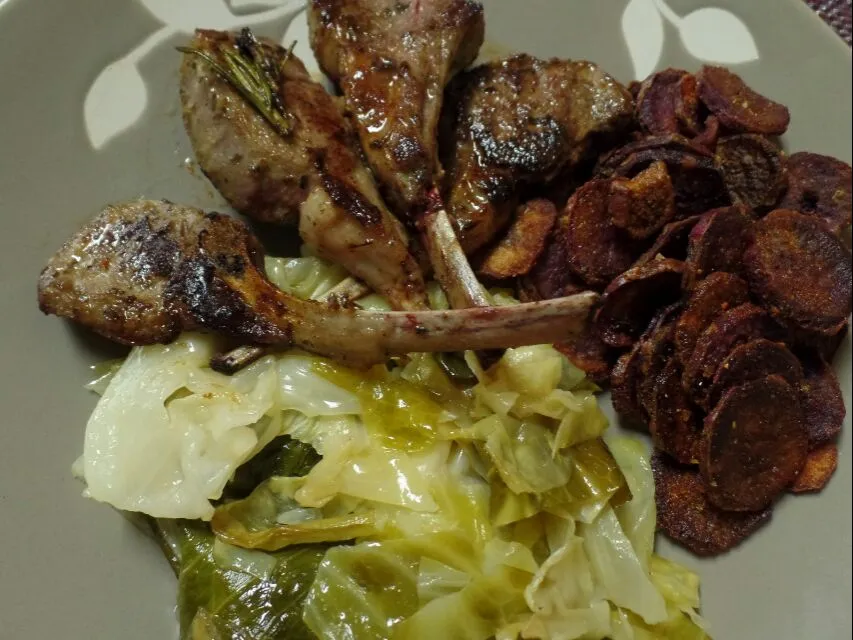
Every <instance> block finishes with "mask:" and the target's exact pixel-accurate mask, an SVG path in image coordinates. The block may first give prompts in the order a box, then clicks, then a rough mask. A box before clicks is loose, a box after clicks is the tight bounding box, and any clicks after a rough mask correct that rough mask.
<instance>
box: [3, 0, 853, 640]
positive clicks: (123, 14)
mask: <svg viewBox="0 0 853 640" xmlns="http://www.w3.org/2000/svg"><path fill="white" fill-rule="evenodd" d="M486 4H487V10H486V20H487V24H488V27H487V40H488V43H489V44H488V46H487V47H485V48H484V55H489V54H492V55H494V54H495V53H496V52H507V51H527V52H529V53H532V54H535V55H539V56H561V57H575V58H587V59H590V60H594V61H596V62H598V63H600V64H601V65H602V66H603V67H604V68H605V69H607V70H609V71H610V72H611V73H612V74H614V75H615V76H616V77H618V78H619V79H621V80H623V81H626V82H627V81H628V80H630V79H632V78H633V77H635V74H636V75H640V76H644V75H646V74H647V73H648V72H650V71H651V70H652V69H653V68H655V67H658V68H662V67H666V66H680V67H684V68H687V69H696V68H698V67H699V66H700V65H701V64H702V62H703V59H705V60H708V59H712V60H717V61H720V62H724V63H726V64H731V65H732V66H733V67H734V68H735V70H736V71H737V72H738V73H740V74H741V75H742V76H743V77H744V78H745V79H746V81H747V82H748V83H749V84H750V85H752V86H753V87H754V88H755V89H757V90H758V91H760V92H762V93H764V94H767V95H769V96H771V97H772V98H774V99H776V100H778V101H780V102H783V103H784V104H786V105H788V106H789V107H790V109H791V115H792V125H791V129H790V131H789V133H788V134H787V135H786V136H785V143H786V145H787V146H788V148H789V149H790V150H803V149H807V150H811V151H816V152H820V153H826V154H830V155H834V156H837V157H839V158H841V159H843V160H845V161H847V162H850V160H851V123H850V115H851V57H850V50H849V49H848V48H847V47H846V45H844V43H843V42H842V41H841V40H840V39H838V38H837V37H836V36H835V35H834V34H833V33H832V32H831V31H830V30H829V28H828V27H826V26H825V25H824V24H823V23H822V22H821V21H820V20H819V19H818V18H817V17H816V16H815V15H814V14H812V13H811V11H810V10H809V9H808V8H807V7H806V6H805V4H803V3H802V2H801V0H765V1H759V0H750V1H749V2H743V1H739V0H714V1H707V0H667V2H666V3H664V2H663V1H662V0H631V1H630V2H628V0H596V1H595V2H590V1H588V0H587V1H584V0H574V1H570V0H523V1H522V0H493V1H491V2H487V3H486ZM298 10H299V6H298V3H295V2H287V1H284V2H282V1H277V0H231V1H230V2H229V3H226V2H224V1H223V0H179V1H175V0H138V1H137V0H76V1H75V2H56V1H51V0H5V1H4V0H0V87H2V99H0V216H2V223H3V233H2V243H3V251H2V252H0V287H2V288H0V291H2V300H3V313H2V315H0V336H2V341H3V350H2V353H3V356H4V357H5V358H6V364H5V365H4V366H3V368H2V373H0V376H2V383H0V398H1V399H2V407H3V421H2V422H3V426H2V435H0V638H2V639H3V640H6V639H9V640H18V639H23V638H34V639H42V638H54V637H55V638H62V639H63V640H92V639H111V638H121V639H122V640H143V639H144V640H150V639H152V638H157V639H160V638H164V639H170V638H174V637H175V636H176V622H175V616H174V600H175V580H174V578H173V576H172V575H171V573H170V570H169V568H168V566H167V564H166V562H165V560H164V559H163V558H162V557H161V554H160V552H159V550H158V549H157V548H156V547H155V546H154V545H153V544H152V543H150V541H148V540H147V539H145V538H144V537H143V536H142V535H141V534H140V533H138V532H137V531H136V529H135V528H134V527H133V526H132V525H130V524H129V523H128V522H126V521H125V520H124V519H123V518H122V517H121V516H119V515H118V514H117V513H116V512H114V511H112V510H111V509H109V508H108V507H105V506H103V505H99V504H96V503H94V502H90V501H87V500H84V499H83V498H81V497H80V490H81V486H80V485H79V484H78V483H77V482H75V481H74V480H73V479H72V477H71V473H70V466H71V463H72V461H73V460H74V459H75V458H76V457H77V455H78V454H79V453H80V450H81V446H82V435H83V429H84V425H85V421H86V418H87V416H88V414H89V412H90V410H91V408H92V406H93V404H94V402H95V398H94V397H93V396H92V395H89V394H87V393H86V392H85V391H83V389H82V385H83V383H84V381H85V380H86V378H87V365H89V364H90V363H93V362H96V361H99V360H103V359H104V358H105V357H106V356H107V355H110V354H113V353H115V350H114V348H113V347H111V346H109V345H106V344H105V343H104V342H102V341H99V340H96V339H94V338H92V337H91V336H90V335H88V334H86V333H83V332H80V331H77V330H75V329H73V328H72V327H71V326H69V325H67V324H65V323H62V322H59V321H58V320H56V319H54V318H51V319H48V318H45V317H43V316H41V315H40V314H39V312H38V310H37V308H36V301H35V282H36V276H37V274H38V272H39V270H40V268H41V266H42V265H43V263H44V262H45V260H46V259H47V258H48V256H49V255H50V254H51V253H52V252H53V251H54V250H55V249H56V248H57V247H58V246H59V245H60V244H61V243H62V241H64V240H65V238H66V237H67V236H68V235H69V234H70V233H71V232H72V231H73V230H75V229H76V228H77V227H78V226H79V225H80V224H81V223H82V222H83V221H84V220H86V219H87V218H88V217H89V216H91V215H92V214H93V213H94V212H96V211H97V210H98V209H99V208H100V207H101V206H102V205H103V204H104V203H106V202H108V201H111V200H121V199H127V198H133V197H136V196H139V195H143V194H144V195H147V196H151V197H158V198H168V199H170V200H174V201H177V202H186V203H192V204H196V205H199V206H202V207H206V208H220V209H221V208H223V206H224V205H223V203H222V201H221V199H220V198H219V196H218V195H217V194H216V193H215V192H214V190H213V189H212V188H211V187H210V186H209V185H208V184H207V183H206V182H205V181H204V180H203V179H201V178H200V177H199V176H198V175H194V174H193V173H192V172H190V171H188V170H187V168H186V166H185V159H187V158H189V157H190V156H191V152H190V148H189V145H188V142H187V140H186V138H185V136H184V133H183V129H182V126H181V122H180V112H179V105H178V95H177V67H178V56H177V53H176V52H175V51H174V48H173V47H174V46H175V45H176V44H178V43H180V42H182V40H183V39H184V38H185V35H184V34H185V33H187V32H189V31H190V30H191V29H192V28H193V27H195V26H205V27H212V28H226V27H236V26H242V25H245V24H251V25H253V26H254V27H255V28H256V30H257V31H258V32H259V33H261V34H263V35H267V36H270V37H273V38H277V39H281V40H286V41H287V42H289V41H290V40H291V39H292V38H293V37H297V38H298V39H299V40H300V46H299V53H300V54H302V55H303V56H304V55H305V53H306V51H307V48H306V45H307V42H306V32H305V26H304V17H302V16H297V18H296V19H295V21H294V23H293V24H292V25H291V26H290V27H289V28H288V24H289V22H290V18H291V17H292V16H293V15H294V14H296V13H297V12H298ZM286 31H287V34H285V32H286ZM850 355H851V347H850V340H849V338H848V340H847V342H846V343H845V344H844V345H843V347H842V348H841V351H840V354H839V356H838V357H837V360H836V363H835V364H836V367H837V369H838V371H839V373H840V376H841V381H842V387H843V388H844V390H845V401H846V403H847V406H848V408H849V407H850V406H851V404H850V386H851V383H850ZM661 547H662V548H663V551H664V553H666V554H668V555H671V556H672V557H675V558H676V559H678V560H679V561H681V562H684V563H685V564H687V565H689V566H691V567H693V568H695V569H696V570H698V571H699V573H700V574H701V576H702V581H703V602H704V612H705V614H706V616H707V618H708V619H709V620H710V622H711V625H712V632H713V635H714V637H715V638H717V639H737V640H740V639H742V638H761V639H763V638H772V639H774V640H802V639H803V638H819V639H821V640H829V639H835V638H849V637H850V634H851V609H850V601H851V450H850V419H849V416H848V418H847V421H846V423H845V433H844V437H843V438H842V442H841V463H840V467H839V469H838V472H837V473H836V475H835V477H834V478H833V480H832V482H831V484H830V485H829V487H828V488H827V489H826V490H825V491H824V492H823V493H821V494H820V495H816V496H808V497H799V498H786V499H785V500H783V501H782V504H781V505H779V507H778V508H777V509H776V512H775V515H774V517H773V521H772V523H771V524H770V526H768V527H766V528H764V529H763V530H762V531H761V532H760V533H759V534H757V535H756V536H754V537H753V538H751V539H750V540H749V541H748V542H747V543H746V544H744V545H743V546H742V547H740V548H739V549H737V550H735V551H733V552H732V553H730V554H728V555H726V556H724V557H721V558H719V559H716V560H710V561H700V560H697V559H696V558H694V557H692V556H690V555H689V554H686V553H684V552H680V551H679V550H676V549H672V548H671V546H670V545H667V544H666V543H665V542H662V543H661Z"/></svg>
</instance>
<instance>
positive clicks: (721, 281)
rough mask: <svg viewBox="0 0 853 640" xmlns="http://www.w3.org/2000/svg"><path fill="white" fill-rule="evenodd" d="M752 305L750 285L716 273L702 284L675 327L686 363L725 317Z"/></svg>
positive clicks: (676, 341)
mask: <svg viewBox="0 0 853 640" xmlns="http://www.w3.org/2000/svg"><path fill="white" fill-rule="evenodd" d="M748 301H749V287H748V286H747V284H746V281H745V280H743V279H741V278H739V277H738V276H736V275H733V274H731V273H726V272H724V271H716V272H714V273H712V274H711V275H709V276H708V277H707V278H705V279H704V280H702V281H701V282H699V284H698V285H696V288H695V289H694V290H693V292H692V293H691V294H690V298H689V299H688V300H687V305H686V306H685V308H684V311H683V312H682V313H681V315H680V316H679V317H678V320H677V321H676V324H675V347H676V350H677V351H678V354H679V355H680V357H681V359H682V360H683V361H684V362H687V361H688V360H689V359H690V356H691V355H692V354H693V347H695V346H696V340H697V339H698V338H699V336H700V335H702V332H703V331H705V329H706V328H707V327H708V325H709V324H711V322H712V321H713V320H714V319H715V318H716V317H717V316H718V315H720V314H721V313H723V312H724V311H727V310H728V309H732V308H734V307H737V306H739V305H741V304H744V303H745V302H748Z"/></svg>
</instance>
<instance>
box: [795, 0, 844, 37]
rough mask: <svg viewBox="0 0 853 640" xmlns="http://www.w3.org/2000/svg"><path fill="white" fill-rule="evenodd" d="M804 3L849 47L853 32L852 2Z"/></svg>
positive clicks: (814, 0)
mask: <svg viewBox="0 0 853 640" xmlns="http://www.w3.org/2000/svg"><path fill="white" fill-rule="evenodd" d="M806 2H807V3H808V4H809V6H811V8H812V9H814V10H815V11H817V14H818V15H819V16H820V17H821V18H823V19H824V20H826V22H827V24H829V26H831V27H832V28H833V29H835V31H836V33H838V35H840V36H841V37H842V38H844V41H845V42H846V43H847V44H848V45H850V43H851V31H853V10H851V3H852V2H853V0H806Z"/></svg>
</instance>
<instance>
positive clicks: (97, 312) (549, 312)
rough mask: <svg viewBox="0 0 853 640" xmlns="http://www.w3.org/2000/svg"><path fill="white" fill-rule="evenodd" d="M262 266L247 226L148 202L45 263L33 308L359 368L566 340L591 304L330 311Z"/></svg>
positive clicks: (106, 330)
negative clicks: (310, 355) (206, 335)
mask: <svg viewBox="0 0 853 640" xmlns="http://www.w3.org/2000/svg"><path fill="white" fill-rule="evenodd" d="M262 257H263V252H262V250H261V248H260V245H259V244H258V242H257V240H256V239H255V238H254V236H253V235H252V234H251V232H250V231H249V229H248V228H247V227H246V226H245V225H244V224H243V223H242V222H240V221H238V220H236V219H234V218H231V217H229V216H225V215H221V214H216V213H212V214H205V213H203V212H202V211H200V210H198V209H194V208H191V207H179V206H176V205H173V204H171V203H168V202H157V201H144V200H142V201H136V202H131V203H127V204H121V205H114V206H108V207H107V208H105V209H104V210H103V211H102V212H101V213H100V214H99V215H98V216H97V217H96V218H95V219H94V220H92V221H91V222H90V223H89V224H87V225H86V226H85V227H83V228H82V229H81V230H80V231H78V232H77V233H76V234H75V235H74V236H73V237H72V238H71V239H70V240H69V241H68V242H67V243H66V244H65V245H64V246H63V247H62V248H61V249H60V250H59V251H58V252H57V253H56V254H55V255H54V256H53V258H51V260H50V261H49V263H48V265H47V266H46V267H45V269H44V271H43V272H42V274H41V276H40V278H39V288H38V296H39V306H40V308H41V309H42V311H44V312H45V313H52V314H55V315H58V316H61V317H65V318H69V319H72V320H74V321H76V322H79V323H81V324H83V325H84V326H87V327H89V328H90V329H93V330H94V331H97V332H98V333H100V334H102V335H104V336H106V337H108V338H111V339H113V340H116V341H118V342H122V343H124V344H151V343H156V342H169V341H171V340H172V339H174V338H175V337H176V336H177V335H178V334H179V333H180V332H181V331H185V330H193V329H207V330H211V331H217V332H219V333H222V334H225V335H228V336H230V337H233V338H236V339H239V340H242V341H245V342H248V343H254V344H275V345H285V346H286V345H291V344H293V345H297V346H299V347H302V348H304V349H306V350H309V351H312V352H315V353H319V354H322V355H326V356H330V357H334V358H338V359H340V360H343V361H344V362H347V363H350V364H355V365H367V364H373V363H377V362H383V361H384V360H385V359H386V358H387V357H388V356H389V355H400V354H405V353H409V352H413V351H460V350H464V349H493V348H503V347H512V346H519V345H523V344H539V343H542V342H553V341H557V340H562V339H567V338H569V337H571V336H572V335H574V334H576V333H577V332H578V331H580V329H581V328H582V326H583V324H584V321H585V319H586V318H587V316H588V315H589V311H590V309H591V308H592V306H593V305H594V304H595V303H596V301H597V296H596V295H595V294H593V293H585V294H579V295H577V296H572V297H568V298H559V299H556V300H549V301H545V302H537V303H531V304H523V305H514V306H507V307H488V308H478V309H466V310H461V311H417V312H402V311H396V312H375V311H359V310H353V309H343V308H334V307H329V306H327V305H324V304H319V303H316V302H309V301H304V300H300V299H299V298H296V297H293V296H291V295H289V294H286V293H284V292H283V291H281V290H280V289H278V288H276V287H275V286H274V285H273V284H272V283H270V282H269V280H267V278H266V276H265V274H264V272H263V268H262V266H261V265H262Z"/></svg>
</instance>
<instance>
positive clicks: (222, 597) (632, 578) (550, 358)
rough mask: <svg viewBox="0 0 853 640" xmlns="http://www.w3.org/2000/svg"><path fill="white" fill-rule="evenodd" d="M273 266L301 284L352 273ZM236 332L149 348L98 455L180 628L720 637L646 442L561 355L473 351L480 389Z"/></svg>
mask: <svg viewBox="0 0 853 640" xmlns="http://www.w3.org/2000/svg"><path fill="white" fill-rule="evenodd" d="M267 268H268V271H269V272H270V274H271V277H272V278H273V279H274V280H275V281H276V283H277V284H278V285H279V286H281V287H282V288H285V289H287V290H289V291H291V292H292V293H295V294H297V295H301V296H303V297H319V296H322V295H323V294H324V293H325V292H327V291H328V290H329V289H331V288H332V287H334V286H335V285H336V284H337V283H339V282H340V280H341V279H342V278H343V273H342V272H341V271H340V270H337V269H336V268H334V267H331V266H330V265H327V264H326V263H324V262H323V261H321V260H319V259H317V258H314V257H310V256H309V257H305V258H294V259H287V260H281V259H269V258H268V259H267ZM500 296H503V297H506V294H498V297H500ZM433 297H435V298H436V300H435V301H434V303H435V304H436V305H441V304H443V301H442V300H441V299H440V296H438V295H437V294H434V296H433ZM506 298H507V299H505V300H504V299H503V298H502V303H506V304H512V303H513V301H512V300H511V299H509V298H508V297H506ZM365 304H370V305H381V304H382V301H381V300H378V301H377V300H368V301H367V302H365ZM354 339H357V338H354ZM218 346H219V345H217V344H216V342H215V340H214V339H213V338H211V337H207V336H200V335H191V334H188V335H184V336H182V337H181V338H180V339H179V340H178V341H176V342H174V343H173V344H171V345H167V346H151V347H140V348H136V349H134V350H133V351H132V352H131V354H130V356H129V357H128V358H127V359H126V360H125V361H124V362H123V363H122V364H121V366H120V367H118V368H117V369H116V370H114V371H111V372H110V374H108V376H106V378H103V379H101V380H100V381H99V382H98V387H97V388H98V390H99V391H100V392H102V393H103V395H102V397H101V398H100V401H99V403H98V405H97V407H96V409H95V411H94V412H93V414H92V416H91V418H90V420H89V423H88V425H87V428H86V437H85V445H84V452H83V456H82V459H81V468H82V475H83V478H84V479H85V482H86V485H87V489H86V491H87V493H88V495H89V496H91V497H92V498H94V499H96V500H100V501H102V502H106V503H109V504H111V505H113V506H115V507H117V508H119V509H123V510H128V511H137V512H141V513H144V514H146V515H148V516H151V518H152V524H153V527H154V529H155V531H156V532H157V535H158V537H159V539H160V540H161V542H162V544H163V547H164V549H165V550H166V551H167V555H168V557H169V559H170V560H171V562H172V565H173V567H174V568H175V571H176V574H177V575H178V577H179V598H178V601H179V617H180V620H181V633H182V637H183V638H188V639H193V640H204V639H209V640H213V639H218V638H231V637H239V638H247V639H249V638H251V639H258V640H273V639H278V638H288V639H296V640H299V639H301V638H306V639H307V638H321V639H329V640H341V639H352V640H362V639H374V638H376V639H385V638H388V639H400V640H406V639H411V640H421V639H423V640H427V639H432V638H436V637H439V638H440V637H448V638H460V639H470V640H489V639H491V638H495V639H497V640H510V639H515V638H542V639H553V640H557V639H560V640H570V639H572V638H585V639H603V638H613V639H615V640H623V639H625V640H628V639H640V638H673V639H676V640H679V639H685V640H687V639H690V640H692V639H694V638H706V637H707V636H706V634H705V631H704V629H703V624H704V623H703V621H702V619H701V618H700V617H699V615H698V613H697V610H698V606H699V593H698V579H697V577H696V576H695V575H694V574H693V573H691V572H690V571H688V570H687V569H684V568H683V567H680V566H678V565H676V564H674V563H671V562H669V561H667V560H665V559H663V558H660V557H659V556H657V555H655V554H654V529H655V505H654V484H653V481H652V476H651V470H650V467H649V461H648V459H647V457H646V451H645V448H644V447H643V445H642V444H640V443H638V442H635V441H631V440H624V439H618V438H613V439H611V438H610V437H607V438H606V439H604V438H603V436H604V432H605V429H606V427H607V421H606V419H605V417H604V415H603V414H602V412H601V410H600V409H599V407H598V403H597V401H596V397H595V393H596V391H597V389H596V388H595V387H594V385H592V384H591V383H589V382H588V381H587V380H586V379H585V378H584V376H583V374H582V373H581V372H580V371H579V370H578V369H576V368H575V367H573V366H572V365H571V364H570V363H569V362H568V361H567V360H566V359H565V358H564V357H563V356H562V355H560V354H559V353H558V352H557V351H556V350H554V349H553V348H552V347H550V346H547V345H538V346H532V347H523V348H519V349H509V350H507V351H506V352H505V354H504V355H503V357H502V358H501V359H500V360H499V361H498V362H497V363H496V364H494V365H493V366H491V367H490V368H488V369H485V370H484V369H483V368H482V367H481V366H480V363H479V362H478V360H477V358H476V356H474V354H472V353H469V354H465V358H464V362H466V363H467V368H468V369H470V376H468V377H469V378H470V382H460V379H459V378H457V379H454V378H451V377H450V376H449V375H448V368H447V366H446V365H445V366H442V364H441V363H440V362H439V359H438V358H437V357H436V356H433V355H428V354H413V355H412V356H410V357H409V358H402V359H398V360H395V361H393V362H391V363H389V364H388V365H387V366H379V367H374V368H372V369H370V370H367V371H357V370H352V369H348V368H346V367H342V366H341V365H339V364H337V363H335V362H332V361H330V360H328V359H325V358H320V357H316V356H313V355H310V354H306V353H303V352H300V351H296V350H290V351H286V352H279V353H272V354H269V355H266V356H265V357H263V358H261V359H260V360H258V361H257V362H256V363H254V364H253V365H251V366H250V367H248V368H246V369H244V370H243V371H241V372H239V373H237V374H235V375H234V376H231V377H228V376H224V375H221V374H218V373H216V372H214V371H212V370H211V369H210V368H209V366H208V362H209V359H210V356H211V355H213V354H214V352H215V351H216V349H217V348H218ZM454 366H457V367H465V366H466V365H465V364H464V363H463V360H462V358H459V357H456V365H454Z"/></svg>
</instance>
